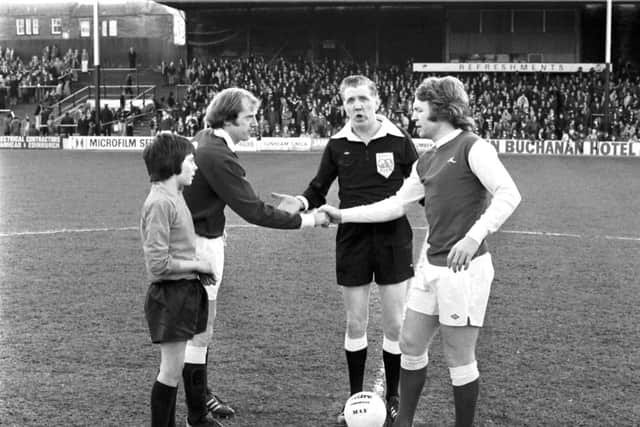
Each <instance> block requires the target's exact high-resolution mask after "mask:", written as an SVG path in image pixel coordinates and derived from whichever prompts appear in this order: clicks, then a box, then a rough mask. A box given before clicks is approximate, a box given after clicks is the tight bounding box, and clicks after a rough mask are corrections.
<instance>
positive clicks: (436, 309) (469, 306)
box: [407, 252, 494, 326]
mask: <svg viewBox="0 0 640 427" xmlns="http://www.w3.org/2000/svg"><path fill="white" fill-rule="evenodd" d="M493 275H494V270H493V263H492V262H491V254H489V253H488V252H487V253H486V254H484V255H481V256H479V257H477V258H475V259H474V260H472V261H471V263H470V264H469V268H468V269H467V270H462V271H459V272H457V273H454V272H453V270H451V269H450V268H447V267H440V266H437V265H433V264H430V263H429V262H428V261H427V262H421V263H419V264H418V267H417V268H416V274H415V276H414V277H413V279H411V281H410V284H409V291H408V295H407V308H410V309H411V310H413V311H417V312H419V313H422V314H426V315H429V316H438V319H439V321H440V323H441V324H443V325H448V326H466V325H472V326H482V324H483V322H484V315H485V312H486V311H487V303H488V302H489V293H490V291H491V282H492V281H493Z"/></svg>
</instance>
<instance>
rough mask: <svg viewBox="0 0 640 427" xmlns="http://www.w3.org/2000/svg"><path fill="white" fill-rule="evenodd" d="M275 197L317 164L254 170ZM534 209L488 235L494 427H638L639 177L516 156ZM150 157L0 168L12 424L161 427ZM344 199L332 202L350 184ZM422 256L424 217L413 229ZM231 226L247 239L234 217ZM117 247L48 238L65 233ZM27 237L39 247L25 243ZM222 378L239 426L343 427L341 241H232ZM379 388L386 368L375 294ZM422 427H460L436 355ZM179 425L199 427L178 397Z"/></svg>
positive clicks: (221, 317) (286, 163)
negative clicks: (146, 312)
mask: <svg viewBox="0 0 640 427" xmlns="http://www.w3.org/2000/svg"><path fill="white" fill-rule="evenodd" d="M240 156H241V161H242V163H243V164H244V165H245V166H246V170H247V171H248V178H249V180H250V181H251V182H252V183H254V184H255V185H256V188H257V190H258V191H259V192H260V193H261V194H262V196H263V197H264V198H265V200H269V199H270V197H269V194H270V192H271V191H280V192H289V193H298V192H299V191H301V190H302V189H303V188H304V186H305V185H306V183H307V182H308V180H309V179H310V178H311V174H312V173H313V172H314V171H315V169H316V167H317V164H318V162H319V160H320V156H319V155H318V154H241V155H240ZM503 160H504V162H505V164H506V166H507V168H508V169H509V170H510V172H511V173H512V175H513V177H514V179H515V180H516V182H517V183H518V185H519V187H520V190H521V192H522V194H523V199H524V200H523V203H522V204H521V206H520V208H519V209H518V211H517V212H516V213H515V214H514V216H513V217H512V218H511V219H510V220H509V221H508V222H507V224H505V226H504V227H503V229H504V230H506V231H509V230H526V231H548V232H556V233H567V234H575V235H576V236H549V235H525V234H512V233H506V232H499V233H497V234H495V235H493V236H491V237H490V238H489V244H490V248H491V251H492V254H493V258H494V264H495V269H496V279H495V281H494V285H493V290H492V296H491V300H490V304H489V308H488V315H487V319H486V326H485V328H484V329H483V331H482V332H481V336H480V342H479V347H478V361H479V367H480V371H481V376H482V377H481V381H482V386H481V395H480V401H479V407H478V414H477V417H476V425H478V426H494V425H499V426H518V425H529V426H534V425H535V426H560V425H566V426H569V425H570V426H574V425H585V426H586V425H589V426H603V425H638V423H640V404H639V403H638V400H637V394H638V390H639V389H640V360H639V357H638V342H640V331H639V327H638V324H639V323H640V312H639V311H638V310H637V307H638V306H640V296H639V293H638V286H639V283H638V282H639V279H638V277H640V267H639V266H638V253H639V251H640V242H639V241H637V240H614V239H608V238H606V236H627V237H635V238H637V237H640V216H639V215H638V212H640V198H638V194H640V175H639V174H638V167H639V166H640V164H639V163H638V162H637V160H635V159H592V158H560V157H550V158H541V157H507V158H504V159H503ZM147 190H148V180H147V177H146V173H145V170H144V164H143V162H142V159H141V155H140V153H118V152H114V153H108V152H61V151H20V150H15V151H14V150H4V151H0V310H1V311H0V424H2V425H7V426H32V425H33V426H35V425H42V423H45V424H46V425H52V426H57V425H74V426H75V425H101V426H102V425H105V426H106V425H108V426H121V425H133V426H143V425H147V424H148V419H149V415H148V411H149V410H148V401H149V393H150V388H151V384H152V382H153V380H154V378H155V375H156V372H157V368H158V362H159V351H158V349H157V348H156V347H154V346H153V345H152V344H150V342H149V338H148V333H147V329H146V324H145V321H144V317H143V310H142V306H143V302H144V295H145V292H146V288H147V283H146V281H145V276H144V265H143V261H142V250H141V247H140V240H139V235H138V231H137V224H138V216H139V209H140V206H141V203H142V201H143V199H144V197H145V195H146V193H147ZM330 201H332V202H335V201H336V195H335V187H334V188H333V189H332V191H331V193H330ZM409 216H410V220H411V223H412V225H414V226H415V227H418V228H417V229H416V230H415V232H414V243H415V244H414V246H415V249H414V250H415V253H416V256H417V252H418V249H419V248H420V246H421V244H422V240H423V239H424V235H425V231H424V229H422V228H419V227H424V226H425V221H424V215H423V213H422V212H421V211H420V208H419V207H418V206H417V205H416V207H414V208H413V209H412V211H411V212H410V215H409ZM228 224H230V225H238V224H240V225H242V224H244V225H246V223H245V222H244V221H243V220H241V219H240V218H238V217H237V216H236V215H235V214H233V213H232V212H230V213H229V214H228ZM89 228H91V229H95V228H106V229H108V230H107V231H95V232H64V233H55V234H41V235H39V234H33V233H31V232H38V231H46V230H59V229H76V230H77V229H89ZM23 231H28V232H30V233H27V234H24V235H16V234H15V233H16V232H23ZM228 231H229V240H228V246H227V248H226V251H227V254H226V258H227V260H226V266H225V282H224V285H223V289H222V291H221V293H220V295H219V300H218V301H219V302H218V310H219V313H218V319H217V327H216V333H215V346H214V348H213V351H212V354H211V361H212V363H210V366H209V378H210V382H211V385H212V386H213V388H214V390H215V391H216V392H217V393H219V394H220V395H221V396H223V398H226V399H227V400H229V401H230V402H231V403H232V404H233V405H234V406H235V408H236V409H237V417H236V418H235V419H234V420H231V421H227V422H225V424H226V425H228V426H232V427H233V426H301V427H302V426H331V425H333V421H334V414H335V413H336V412H337V411H338V410H339V409H340V408H341V405H342V403H343V402H344V401H345V400H346V398H347V397H348V396H347V394H348V384H347V375H346V362H345V357H344V352H343V350H342V341H343V333H344V313H343V307H342V300H341V296H340V293H339V288H338V287H337V286H336V285H335V273H334V237H335V228H330V229H329V230H303V231H277V230H269V229H263V228H254V227H230V228H229V230H228ZM372 289H373V292H372V296H373V298H372V299H373V301H372V304H371V313H370V317H371V321H370V327H369V340H370V343H369V345H370V347H369V360H368V363H367V372H366V379H365V388H368V389H371V388H372V387H373V384H374V380H375V379H376V377H377V376H378V375H379V369H380V366H381V360H380V359H381V357H380V356H381V341H382V339H381V335H382V333H381V325H380V317H381V316H380V305H379V301H378V294H377V291H376V290H375V287H373V288H372ZM430 359H431V363H430V366H429V371H428V375H429V380H428V386H427V388H425V391H424V393H423V397H422V399H421V401H420V404H419V411H418V414H417V417H416V426H450V425H452V419H453V402H452V401H453V399H452V392H451V386H450V381H449V377H448V371H447V369H446V366H445V365H444V362H443V356H442V350H441V345H440V341H439V339H436V342H435V343H434V346H433V347H432V350H431V354H430ZM178 399H179V400H178V414H177V420H178V423H180V424H181V423H182V422H183V420H184V416H185V406H184V394H183V388H182V385H181V386H180V392H179V397H178Z"/></svg>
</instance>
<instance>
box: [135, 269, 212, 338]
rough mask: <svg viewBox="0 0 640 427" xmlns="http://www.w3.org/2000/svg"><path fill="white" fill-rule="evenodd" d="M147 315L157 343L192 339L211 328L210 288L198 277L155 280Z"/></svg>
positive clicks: (150, 332) (146, 308)
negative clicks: (207, 289)
mask: <svg viewBox="0 0 640 427" xmlns="http://www.w3.org/2000/svg"><path fill="white" fill-rule="evenodd" d="M144 314H145V317H146V319H147V323H148V324H149V334H150V335H151V341H152V342H153V343H162V342H173V341H188V340H190V339H191V338H193V336H194V335H196V334H199V333H201V332H204V331H205V330H206V329H207V318H208V315H209V301H208V299H207V291H205V289H204V286H202V284H201V283H200V281H199V280H198V279H184V280H165V281H162V282H154V283H152V284H151V285H149V290H148V291H147V298H146V300H145V302H144Z"/></svg>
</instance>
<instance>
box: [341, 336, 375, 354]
mask: <svg viewBox="0 0 640 427" xmlns="http://www.w3.org/2000/svg"><path fill="white" fill-rule="evenodd" d="M367 345H369V344H368V341H367V334H364V335H363V336H361V337H360V338H350V337H349V335H346V334H345V336H344V349H345V350H347V351H360V350H364V349H365V348H367Z"/></svg>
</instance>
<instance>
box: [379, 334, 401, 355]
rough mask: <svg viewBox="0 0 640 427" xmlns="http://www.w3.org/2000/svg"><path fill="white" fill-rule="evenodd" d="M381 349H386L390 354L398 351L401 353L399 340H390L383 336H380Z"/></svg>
mask: <svg viewBox="0 0 640 427" xmlns="http://www.w3.org/2000/svg"><path fill="white" fill-rule="evenodd" d="M382 349H383V350H384V351H386V352H387V353H391V354H400V353H402V352H401V351H400V342H398V341H391V340H390V339H388V338H387V337H383V338H382Z"/></svg>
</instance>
